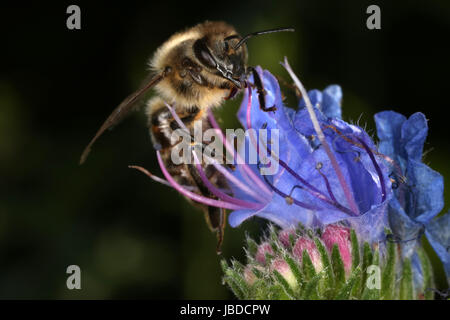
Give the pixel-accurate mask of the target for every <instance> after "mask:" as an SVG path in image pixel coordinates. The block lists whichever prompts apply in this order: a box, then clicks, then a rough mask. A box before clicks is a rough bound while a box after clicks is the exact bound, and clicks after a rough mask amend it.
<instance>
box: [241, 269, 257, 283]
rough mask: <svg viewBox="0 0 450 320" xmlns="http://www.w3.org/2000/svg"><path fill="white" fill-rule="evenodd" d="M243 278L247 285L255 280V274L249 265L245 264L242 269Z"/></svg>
mask: <svg viewBox="0 0 450 320" xmlns="http://www.w3.org/2000/svg"><path fill="white" fill-rule="evenodd" d="M244 279H245V281H246V282H247V283H248V284H249V285H253V283H255V280H256V275H255V274H254V273H253V271H252V268H251V267H250V266H246V267H245V269H244Z"/></svg>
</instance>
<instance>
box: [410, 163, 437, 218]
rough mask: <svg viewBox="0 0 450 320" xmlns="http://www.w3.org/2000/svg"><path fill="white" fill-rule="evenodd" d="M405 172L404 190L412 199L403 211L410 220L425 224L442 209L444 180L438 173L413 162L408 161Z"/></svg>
mask: <svg viewBox="0 0 450 320" xmlns="http://www.w3.org/2000/svg"><path fill="white" fill-rule="evenodd" d="M407 172H408V177H407V178H408V181H407V183H408V186H406V188H408V189H409V190H408V191H409V192H410V193H411V196H412V199H411V200H410V201H409V203H408V205H407V207H406V208H405V210H406V212H407V213H408V215H409V216H410V217H411V218H413V219H415V220H416V221H417V222H420V223H423V224H426V223H428V221H430V220H431V219H432V218H433V217H435V216H436V215H437V214H439V212H441V210H442V208H443V207H444V197H443V193H444V179H443V177H442V175H440V174H439V173H438V172H436V171H434V170H432V169H431V168H430V167H428V166H427V165H425V164H423V163H421V162H417V161H415V160H410V161H409V163H408V169H407ZM408 191H407V192H408Z"/></svg>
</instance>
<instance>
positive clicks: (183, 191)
mask: <svg viewBox="0 0 450 320" xmlns="http://www.w3.org/2000/svg"><path fill="white" fill-rule="evenodd" d="M156 156H157V158H158V164H159V166H160V168H161V171H162V173H163V174H164V176H165V177H166V179H167V181H169V183H170V184H171V185H172V187H174V189H175V190H177V191H178V192H179V193H181V194H182V195H184V196H186V197H188V198H190V199H192V200H194V201H197V202H200V203H203V204H206V205H208V206H211V207H218V208H224V209H230V210H241V209H247V208H245V207H242V206H239V205H236V204H234V203H229V202H226V201H221V200H215V199H210V198H207V197H204V196H201V195H198V194H196V193H193V192H190V191H188V190H186V189H185V188H183V187H182V186H180V185H179V184H178V183H177V182H176V181H175V179H174V178H173V177H172V176H171V175H170V173H169V172H168V171H167V169H166V167H165V165H164V162H163V160H162V158H161V154H160V152H159V150H158V151H156Z"/></svg>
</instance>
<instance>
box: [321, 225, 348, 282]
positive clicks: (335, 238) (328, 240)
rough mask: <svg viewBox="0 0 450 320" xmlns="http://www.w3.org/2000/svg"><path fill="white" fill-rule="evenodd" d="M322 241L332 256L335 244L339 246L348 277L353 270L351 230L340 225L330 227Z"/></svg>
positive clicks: (327, 227)
mask: <svg viewBox="0 0 450 320" xmlns="http://www.w3.org/2000/svg"><path fill="white" fill-rule="evenodd" d="M322 240H323V242H324V243H325V246H326V247H327V249H328V251H329V252H330V254H331V252H332V250H333V246H334V244H337V246H338V249H339V253H340V254H341V258H342V262H343V263H344V269H345V272H346V274H347V275H348V274H349V272H350V270H351V268H352V245H351V241H350V229H348V228H345V227H343V226H339V225H328V226H326V228H325V230H324V232H323V234H322Z"/></svg>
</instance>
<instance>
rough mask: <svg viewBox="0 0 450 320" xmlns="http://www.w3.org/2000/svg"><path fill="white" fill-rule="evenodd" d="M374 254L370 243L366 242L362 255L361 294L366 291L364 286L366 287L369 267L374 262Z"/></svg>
mask: <svg viewBox="0 0 450 320" xmlns="http://www.w3.org/2000/svg"><path fill="white" fill-rule="evenodd" d="M372 259H373V254H372V249H371V248H370V245H369V243H367V242H364V245H363V256H362V268H361V271H362V272H361V285H360V288H361V295H362V294H363V292H364V288H365V287H366V280H367V267H368V266H370V264H371V263H372Z"/></svg>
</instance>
